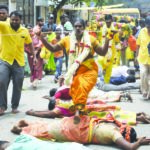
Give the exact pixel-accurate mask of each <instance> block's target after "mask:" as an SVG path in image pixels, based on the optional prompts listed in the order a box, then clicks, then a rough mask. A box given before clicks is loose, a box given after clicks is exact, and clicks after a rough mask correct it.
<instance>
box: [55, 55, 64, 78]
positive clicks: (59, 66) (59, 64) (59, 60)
mask: <svg viewBox="0 0 150 150" xmlns="http://www.w3.org/2000/svg"><path fill="white" fill-rule="evenodd" d="M54 61H55V64H56V72H55V78H56V79H58V77H59V76H60V75H61V73H62V64H63V57H59V58H56V57H55V58H54Z"/></svg>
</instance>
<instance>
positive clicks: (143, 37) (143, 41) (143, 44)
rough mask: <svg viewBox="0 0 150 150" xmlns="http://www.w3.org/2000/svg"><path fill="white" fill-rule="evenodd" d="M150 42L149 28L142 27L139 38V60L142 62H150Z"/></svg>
mask: <svg viewBox="0 0 150 150" xmlns="http://www.w3.org/2000/svg"><path fill="white" fill-rule="evenodd" d="M149 43H150V36H149V35H148V31H147V28H143V29H141V31H140V33H139V36H138V39H137V45H139V46H140V48H139V54H138V61H139V63H140V64H150V56H149V54H148V48H147V46H148V44H149Z"/></svg>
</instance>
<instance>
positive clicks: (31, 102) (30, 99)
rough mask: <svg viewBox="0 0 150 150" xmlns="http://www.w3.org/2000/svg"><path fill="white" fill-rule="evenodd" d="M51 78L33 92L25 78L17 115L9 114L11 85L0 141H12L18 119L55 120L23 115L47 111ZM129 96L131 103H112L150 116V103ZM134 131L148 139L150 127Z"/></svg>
mask: <svg viewBox="0 0 150 150" xmlns="http://www.w3.org/2000/svg"><path fill="white" fill-rule="evenodd" d="M53 79H54V77H53V76H45V77H44V78H43V80H42V81H41V83H40V85H39V87H38V88H37V89H36V90H34V89H32V87H31V83H30V81H29V78H25V80H24V85H23V91H22V97H21V101H20V106H19V110H20V111H21V112H20V113H19V114H11V113H10V111H11V106H10V101H11V93H12V84H10V86H9V90H8V110H7V112H6V114H5V115H4V116H1V117H0V131H1V134H0V140H9V141H13V140H14V139H15V137H16V135H14V134H12V133H11V132H10V129H11V128H12V126H13V125H14V124H15V123H16V122H18V121H19V120H20V119H27V120H47V121H49V122H52V121H55V120H56V119H43V118H37V117H32V116H27V115H25V111H27V110H29V109H35V110H43V109H47V104H48V101H47V100H45V99H43V98H42V96H44V95H48V92H49V89H50V88H53V87H57V86H58V85H57V84H55V83H54V81H53ZM131 95H132V97H133V103H129V102H119V103H114V104H116V105H119V106H121V107H122V108H123V109H124V110H130V111H135V112H142V111H144V112H146V113H148V114H150V101H144V100H141V98H140V97H141V96H140V94H139V92H138V90H134V91H131ZM135 129H136V130H137V133H138V136H149V137H150V125H146V124H138V125H137V126H136V127H135ZM88 147H90V148H91V149H92V150H99V149H101V150H113V149H114V150H115V149H117V148H115V147H113V146H99V145H89V146H88ZM139 149H140V150H150V146H143V147H140V148H139Z"/></svg>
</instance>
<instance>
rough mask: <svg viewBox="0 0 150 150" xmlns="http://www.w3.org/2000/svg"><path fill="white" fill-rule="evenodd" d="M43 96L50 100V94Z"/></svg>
mask: <svg viewBox="0 0 150 150" xmlns="http://www.w3.org/2000/svg"><path fill="white" fill-rule="evenodd" d="M42 98H44V99H48V100H50V97H49V96H48V95H45V96H43V97H42Z"/></svg>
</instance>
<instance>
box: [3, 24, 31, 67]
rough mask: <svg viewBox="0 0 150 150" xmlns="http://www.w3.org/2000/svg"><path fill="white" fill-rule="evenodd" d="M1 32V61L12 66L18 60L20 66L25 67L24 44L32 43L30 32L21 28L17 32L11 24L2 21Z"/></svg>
mask: <svg viewBox="0 0 150 150" xmlns="http://www.w3.org/2000/svg"><path fill="white" fill-rule="evenodd" d="M0 32H1V34H2V36H1V40H2V44H1V52H0V59H2V60H3V61H6V62H8V63H9V64H10V65H12V64H13V62H14V60H16V61H17V62H18V64H19V65H20V66H24V65H25V61H24V44H30V43H32V39H31V37H30V34H29V32H28V30H27V29H26V28H24V27H22V26H20V28H19V29H18V30H17V31H15V30H13V29H12V28H11V26H10V24H9V23H6V22H2V21H0Z"/></svg>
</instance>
